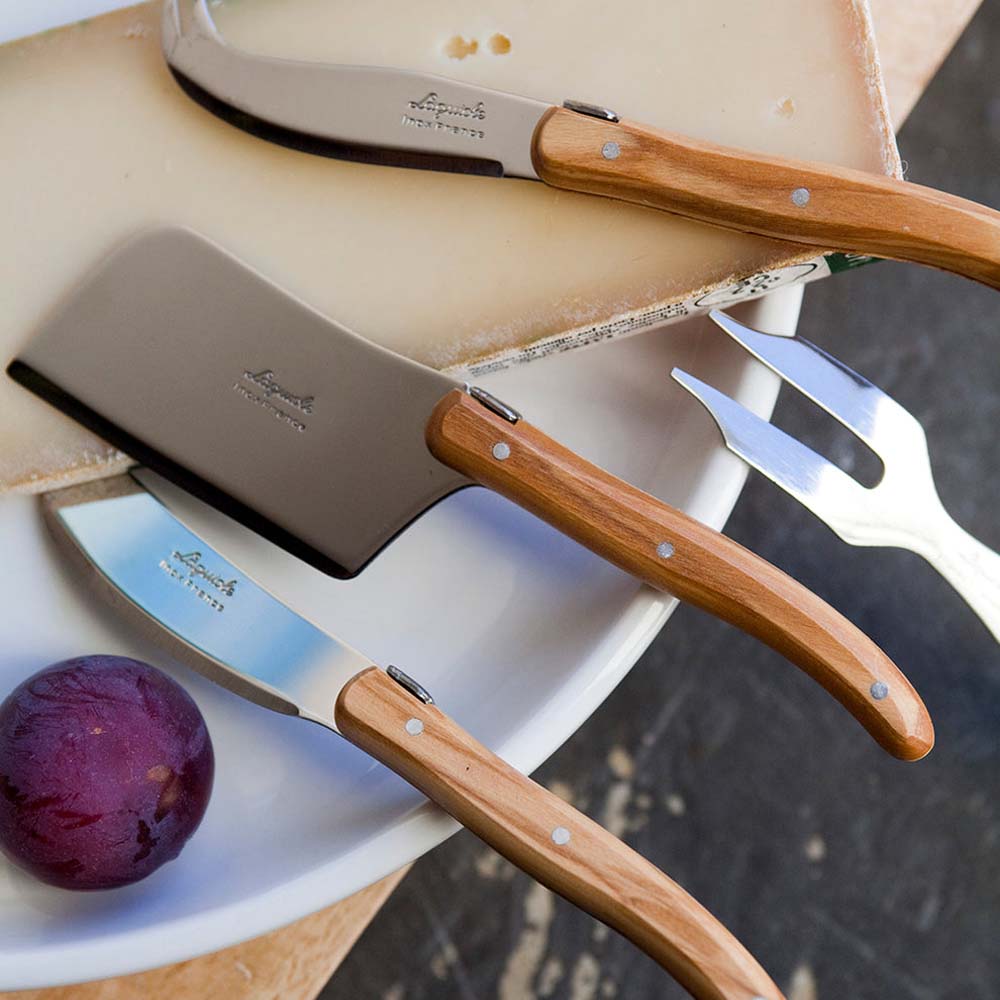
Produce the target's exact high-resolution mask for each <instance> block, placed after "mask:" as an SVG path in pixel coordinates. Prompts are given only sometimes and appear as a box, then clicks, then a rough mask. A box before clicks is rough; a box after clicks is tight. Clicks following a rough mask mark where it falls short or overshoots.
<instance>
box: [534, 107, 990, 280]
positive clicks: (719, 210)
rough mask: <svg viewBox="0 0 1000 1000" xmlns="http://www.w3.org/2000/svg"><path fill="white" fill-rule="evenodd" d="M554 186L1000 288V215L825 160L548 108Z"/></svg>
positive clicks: (549, 171)
mask: <svg viewBox="0 0 1000 1000" xmlns="http://www.w3.org/2000/svg"><path fill="white" fill-rule="evenodd" d="M532 158H533V160H534V165H535V170H536V172H537V173H538V176H539V177H540V178H541V179H542V180H543V181H545V182H546V183H547V184H551V185H553V186H555V187H558V188H566V189H568V190H571V191H583V192H586V193H587V194H600V195H606V196H607V197H609V198H617V199H619V200H622V201H629V202H635V203H637V204H639V205H647V206H649V207H652V208H659V209H663V210H665V211H667V212H675V213H677V214H678V215H684V216H687V217H688V218H691V219H698V220H700V221H702V222H709V223H712V224H714V225H717V226H724V227H726V228H727V229H737V230H740V231H742V232H752V233H759V234H760V235H762V236H769V237H772V238H774V239H780V240H790V241H792V242H795V243H806V244H810V245H812V246H816V247H820V248H823V249H831V250H850V251H854V252H856V253H865V254H872V255H874V256H877V257H892V258H895V259H897V260H906V261H913V262H915V263H918V264H929V265H930V266H932V267H939V268H943V269H944V270H946V271H954V272H955V273H956V274H962V275H965V276H966V277H968V278H973V279H974V280H976V281H981V282H982V283H983V284H984V285H989V286H991V287H992V288H998V289H1000V212H996V211H994V210H992V209H989V208H986V207H984V206H982V205H977V204H976V203H975V202H971V201H966V200H965V199H962V198H957V197H955V196H954V195H949V194H945V193H943V192H941V191H935V190H933V189H932V188H926V187H922V186H920V185H918V184H910V183H908V182H905V181H900V180H896V179H895V178H892V177H882V176H879V175H877V174H869V173H866V172H865V171H862V170H851V169H849V168H847V167H838V166H833V165H827V164H822V163H811V162H807V161H799V160H790V159H783V158H781V157H776V156H764V155H760V154H756V153H750V152H747V151H746V150H741V149H733V148H730V147H727V146H719V145H716V144H715V143H712V142H703V141H700V140H697V139H689V138H686V137H685V136H681V135H675V134H673V133H670V132H662V131H659V130H657V129H652V128H648V127H646V126H644V125H640V124H637V123H636V122H630V121H620V122H608V121H602V120H599V119H597V118H593V117H590V116H588V115H584V114H580V113H578V112H575V111H569V110H567V109H565V108H553V109H552V110H551V111H549V112H548V114H547V115H546V116H544V117H543V118H542V120H541V121H540V122H539V124H538V127H537V129H536V130H535V137H534V146H533V151H532Z"/></svg>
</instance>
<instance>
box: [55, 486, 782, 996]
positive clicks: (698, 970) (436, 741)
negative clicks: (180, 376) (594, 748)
mask: <svg viewBox="0 0 1000 1000" xmlns="http://www.w3.org/2000/svg"><path fill="white" fill-rule="evenodd" d="M43 503H44V510H45V514H46V520H47V522H48V524H49V526H50V528H51V529H52V531H53V533H54V535H55V537H56V539H57V541H59V542H60V543H62V546H63V548H64V549H66V550H67V551H68V552H69V554H70V555H71V556H72V557H73V558H74V559H75V562H76V563H77V565H79V566H82V567H83V568H84V569H85V570H87V571H90V575H91V576H93V577H94V578H95V579H96V581H97V582H98V584H99V585H100V588H101V589H102V590H103V591H104V592H105V594H106V596H110V597H111V598H112V600H113V601H114V603H115V604H116V606H117V607H118V609H119V611H120V612H121V613H123V614H124V615H126V616H127V617H130V618H132V619H133V620H137V621H138V622H139V623H140V625H141V627H142V628H143V629H144V630H145V631H146V632H149V633H151V634H152V637H153V638H154V639H155V640H157V641H159V642H160V643H161V644H163V645H165V646H166V647H167V648H168V649H169V650H170V651H171V652H172V653H174V654H175V655H176V656H177V658H178V659H179V660H181V661H182V662H184V663H186V664H187V665H189V666H191V667H193V668H194V669H195V670H198V671H199V672H200V673H202V674H204V675H205V676H206V677H208V678H209V679H210V680H212V681H214V682H215V683H218V684H220V685H222V686H223V687H226V688H229V689H230V690H233V691H235V692H236V693H237V694H239V695H241V696H242V697H245V698H248V699H249V700H251V701H254V702H256V703H258V704H260V705H262V706H264V707H266V708H270V709H272V710H275V711H279V712H283V713H285V714H289V715H295V716H299V717H301V718H304V719H307V720H310V721H312V722H316V723H318V724H320V725H322V726H325V727H326V728H328V729H331V730H333V731H334V732H337V733H340V734H341V735H342V736H344V737H346V738H347V739H348V740H349V741H350V742H351V743H353V744H355V745H356V746H358V747H360V748H361V749H362V750H364V751H366V752H367V753H369V754H371V755H372V756H373V757H375V758H376V759H378V760H380V761H381V762H382V763H383V764H385V765H386V766H388V767H389V768H390V769H392V770H393V771H395V772H396V773H397V774H399V775H401V776H402V777H403V778H405V779H406V780H407V781H409V782H410V783H411V784H412V785H414V786H415V787H416V788H418V789H420V790H421V791H422V792H424V793H425V794H426V795H427V796H428V797H429V798H431V799H432V800H433V801H435V802H436V803H437V804H438V805H440V806H441V807H442V808H444V809H445V810H446V811H447V812H449V813H450V814H451V815H452V816H454V817H455V818H456V819H457V820H458V821H459V822H461V823H462V824H464V825H465V826H466V827H467V828H468V829H470V830H472V831H473V832H474V833H476V834H477V835H478V836H480V837H481V838H482V839H483V840H484V841H485V842H486V843H488V844H490V845H491V846H492V847H494V848H495V849H496V850H498V851H499V852H500V853H501V854H503V855H504V856H505V857H507V858H508V859H509V860H510V861H511V862H513V863H514V864H515V865H517V866H518V867H520V868H521V869H523V870H524V871H526V872H527V873H528V874H530V875H532V876H534V877H535V878H537V879H538V880H539V881H540V882H542V883H543V884H544V885H546V886H548V887H549V888H550V889H552V890H554V891H555V892H558V893H560V894H561V895H563V896H564V897H566V898H567V899H569V900H570V901H571V902H574V903H576V904H577V905H578V906H580V907H581V908H583V909H585V910H587V912H589V913H591V914H592V915H593V916H595V917H597V918H598V919H599V920H602V921H604V922H605V923H607V924H608V925H609V926H611V927H614V928H615V929H616V930H619V931H621V932H622V933H623V934H624V935H625V936H626V937H628V938H629V939H630V940H631V941H633V942H634V943H635V944H636V945H637V946H638V947H640V948H641V949H643V950H644V951H645V952H646V953H647V954H649V955H650V956H651V957H653V958H654V959H655V960H656V961H658V962H659V963H660V964H661V965H662V966H663V967H664V968H665V969H667V971H668V972H670V973H671V974H672V975H673V976H674V977H675V978H676V979H677V980H678V981H679V982H680V983H681V984H682V985H684V986H685V987H686V988H687V989H688V990H689V992H690V993H691V994H692V996H694V997H696V998H699V1000H751V998H757V1000H782V995H781V993H780V991H779V990H778V988H777V987H776V986H775V985H774V983H773V982H772V980H771V979H770V977H769V976H768V975H767V973H766V972H764V970H763V969H762V968H761V967H760V966H759V965H758V964H757V962H756V961H755V960H754V958H753V957H752V956H751V955H750V954H749V952H747V951H746V949H745V948H744V947H743V946H742V945H741V944H740V943H739V942H738V941H737V940H736V939H735V938H734V937H733V936H732V935H731V934H730V933H729V931H727V930H726V928H725V927H723V926H722V924H720V923H719V922H718V921H717V920H716V919H715V918H714V917H713V916H712V915H711V914H710V913H709V912H708V911H707V910H705V909H704V908H703V907H702V906H701V905H700V904H698V903H697V902H696V901H695V900H694V899H693V898H691V897H690V896H689V895H688V894H687V893H686V892H685V891H684V890H683V889H682V888H681V887H680V886H678V885H677V884H676V883H674V882H673V881H671V879H669V878H668V877H667V876H666V875H664V874H663V872H661V871H660V870H659V869H657V868H656V867H654V866H653V865H651V864H650V863H649V862H647V861H646V860H644V859H643V858H642V857H641V856H640V855H638V854H637V853H636V852H634V851H632V850H631V849H630V848H629V847H627V846H626V845H625V844H624V843H622V842H621V841H619V840H618V839H617V838H615V837H614V836H613V835H612V834H610V833H608V832H607V831H606V830H604V829H603V828H602V827H600V826H599V825H598V824H596V823H594V822H593V821H591V820H589V819H588V818H587V817H586V816H584V815H583V814H582V813H580V812H578V811H577V810H576V809H574V808H573V807H572V806H570V805H569V804H568V803H566V802H564V801H562V800H561V799H559V798H558V797H556V796H555V795H553V794H552V793H551V792H548V791H546V790H545V789H543V788H542V787H541V786H540V785H537V784H535V783H534V782H533V781H531V780H530V779H529V778H527V777H525V776H524V775H522V774H521V773H520V772H518V771H516V770H515V769H514V768H512V767H510V766H509V765H508V764H506V763H504V762H503V761H502V760H501V759H500V758H499V757H497V756H496V755H495V754H493V753H492V752H491V751H490V750H488V749H487V748H486V747H485V746H483V745H482V744H480V743H478V742H477V741H476V740H474V739H473V738H472V737H471V736H470V735H469V734H468V733H467V732H465V731H464V730H463V729H462V728H461V727H460V726H458V725H457V724H456V723H455V722H454V721H453V720H451V719H450V718H449V717H448V716H447V715H445V714H444V713H443V712H442V711H440V709H438V708H437V707H436V706H435V705H434V704H433V701H432V699H431V698H430V696H429V695H428V694H427V692H426V691H425V690H424V689H423V688H422V687H421V686H420V685H419V684H417V683H416V682H415V681H413V680H412V679H411V678H409V677H408V676H407V675H406V674H404V673H403V672H402V671H400V670H398V669H396V668H393V667H390V668H389V669H388V670H387V671H383V670H382V669H380V668H378V667H376V666H373V665H372V663H371V661H370V660H368V659H367V658H366V657H364V656H363V655H362V654H361V653H359V652H357V651H356V650H354V649H352V648H351V647H350V646H348V645H347V644H346V643H343V642H341V641H340V640H339V639H337V638H335V637H334V636H332V635H329V634H328V633H326V632H324V631H322V630H321V629H319V628H317V627H316V626H314V625H312V624H311V623H309V622H307V621H305V620H304V619H303V618H301V617H299V616H298V615H297V614H296V613H295V612H294V611H292V610H291V609H290V608H288V607H287V606H285V605H284V604H282V603H281V602H279V601H278V600H277V599H276V598H274V597H272V596H271V595H270V594H269V593H268V592H267V591H266V590H264V589H263V588H262V587H261V586H259V585H258V584H257V583H256V582H254V581H253V580H252V579H251V578H250V577H248V576H247V575H246V574H244V573H243V572H242V571H241V570H240V569H239V568H238V567H236V566H234V565H233V564H232V563H230V562H229V561H228V560H227V559H226V558H225V557H224V556H222V555H221V554H220V553H219V552H216V551H215V550H213V549H212V547H211V546H209V545H208V543H207V542H205V541H204V540H203V539H202V538H200V537H198V536H197V535H196V534H194V533H193V532H192V531H190V530H189V529H188V528H187V527H185V525H184V524H182V523H181V522H180V521H179V520H178V519H177V518H176V517H174V516H173V514H171V513H170V511H168V510H167V509H166V507H164V506H163V505H162V504H160V502H159V501H158V500H157V499H156V498H155V497H154V496H153V495H152V494H151V493H149V492H147V491H146V489H145V488H144V487H143V486H142V485H141V484H140V483H138V482H137V481H136V480H135V479H134V478H132V477H131V476H129V475H123V476H119V477H116V478H114V479H111V480H104V481H98V482H94V483H87V484H85V485H83V486H75V487H69V488H67V489H64V490H60V491H56V492H54V493H50V494H47V495H46V496H45V497H44V499H43Z"/></svg>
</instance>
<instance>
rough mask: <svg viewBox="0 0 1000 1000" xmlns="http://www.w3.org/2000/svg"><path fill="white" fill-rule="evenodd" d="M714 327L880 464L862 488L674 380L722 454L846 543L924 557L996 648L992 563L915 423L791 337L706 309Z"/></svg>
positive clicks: (770, 428)
mask: <svg viewBox="0 0 1000 1000" xmlns="http://www.w3.org/2000/svg"><path fill="white" fill-rule="evenodd" d="M711 317H712V319H713V320H714V321H715V323H716V324H717V325H718V326H720V327H721V328H722V329H723V330H725V331H726V333H728V334H729V336H730V337H732V339H733V340H735V341H736V342H737V343H738V344H740V345H741V346H742V347H743V348H745V349H746V350H747V351H749V352H750V353H751V354H752V355H753V356H754V357H756V358H757V359H758V360H759V361H762V362H763V363H764V364H765V365H767V366H768V368H770V369H771V370H772V371H774V372H775V373H776V374H778V375H779V376H780V377H781V378H782V379H784V381H786V382H788V383H789V384H790V385H793V386H795V388H796V389H798V390H799V391H800V392H802V393H804V394H805V395H806V396H808V397H809V399H811V400H812V401H813V402H814V403H816V404H818V405H819V406H821V407H822V408H823V409H824V410H826V412H827V413H829V414H830V415H831V416H832V417H834V418H835V419H836V420H838V421H840V423H841V424H843V425H844V426H845V427H846V428H847V429H848V430H850V431H851V432H852V433H854V434H855V435H856V436H857V437H858V438H860V439H861V440H862V441H863V442H864V443H865V444H867V445H868V446H869V447H870V448H871V449H872V451H874V452H875V454H876V455H877V456H878V457H879V458H880V459H881V460H882V464H883V467H884V473H883V475H882V478H881V480H880V481H879V483H878V484H877V485H876V486H874V487H871V488H867V487H865V486H862V485H861V484H860V483H859V482H857V480H855V479H853V478H852V477H851V476H849V475H847V473H845V472H843V471H841V470H840V469H839V468H837V466H835V465H834V464H833V463H832V462H829V461H827V460H826V459H825V458H823V457H822V456H820V455H817V454H816V452H815V451H813V450H812V449H811V448H809V447H807V446H806V445H804V444H803V443H802V442H801V441H798V440H796V439H795V438H793V437H791V436H790V435H788V434H786V433H785V432H784V431H781V430H779V429H778V428H777V427H775V426H774V425H773V424H770V423H768V422H767V421H765V420H762V419H761V418H760V417H758V416H756V415H754V414H753V413H751V412H750V411H749V410H747V409H745V408H744V407H743V406H741V405H740V404H739V403H737V402H735V401H734V400H732V399H730V398H729V397H728V396H726V395H724V394H723V393H721V392H719V391H717V390H716V389H713V388H712V387H711V386H710V385H706V384H705V383H704V382H701V381H699V380H698V379H696V378H694V377H693V376H692V375H689V374H687V372H684V371H681V370H680V369H678V368H675V369H674V370H673V372H672V375H673V378H674V379H675V380H676V381H677V382H679V383H680V384H681V385H683V386H684V388H685V389H687V390H688V391H689V392H690V393H691V394H692V395H693V396H695V397H696V398H697V399H698V400H699V401H700V402H701V403H702V404H703V405H704V406H705V408H706V409H707V410H708V412H709V413H710V414H711V415H712V417H713V418H714V419H715V422H716V423H717V424H718V425H719V429H720V430H721V431H722V434H723V437H724V438H725V440H726V446H727V447H728V448H729V450H730V451H731V452H733V453H734V454H736V455H739V457H740V458H742V459H743V460H744V461H745V462H747V463H749V464H750V465H752V466H753V467H754V468H755V469H757V470H758V471H760V472H762V473H764V475H765V476H767V477H768V478H769V479H770V480H771V481H772V482H775V483H777V484H778V485H779V486H780V487H782V489H784V490H785V491H786V492H788V493H790V494H791V495H792V496H793V497H795V498H796V499H797V500H799V501H800V502H801V503H802V504H803V505H805V506H806V507H808V508H809V510H811V511H812V512H813V513H814V514H815V515H816V516H817V517H819V518H820V519H822V520H823V521H825V522H826V523H827V524H828V525H829V526H830V527H831V528H832V529H833V530H834V531H835V532H836V533H837V534H838V535H839V536H840V537H841V538H842V539H844V541H845V542H849V543H850V544H851V545H888V546H896V547H898V548H904V549H910V550H911V551H913V552H916V553H918V554H919V555H921V556H923V557H924V558H925V559H926V560H927V561H928V562H930V563H931V565H933V566H934V567H935V568H936V569H937V570H938V572H939V573H941V575H942V576H943V577H944V578H945V579H946V580H948V581H949V583H951V585H952V586H953V587H954V588H955V589H956V590H957V591H958V592H959V593H960V594H961V595H962V597H964V598H965V600H966V602H967V603H968V604H969V606H970V607H971V608H972V609H973V610H974V611H975V612H976V614H978V615H979V617H980V618H981V619H982V620H983V622H984V623H985V625H986V626H987V628H989V630H990V631H991V632H992V633H993V635H994V637H996V639H997V640H998V641H1000V555H998V554H997V553H996V552H994V551H993V550H992V549H990V548H987V546H985V545H983V544H982V543H981V542H979V541H977V540H976V539H975V538H973V537H972V536H971V535H970V534H968V532H966V531H964V530H963V529H962V528H960V527H959V526H958V525H957V524H956V523H955V522H954V521H953V520H952V518H951V516H950V515H949V514H948V512H947V511H946V510H945V509H944V506H943V505H942V503H941V500H940V498H939V497H938V494H937V489H936V488H935V486H934V478H933V475H932V473H931V465H930V458H929V456H928V453H927V439H926V437H925V435H924V429H923V427H922V426H921V425H920V423H919V422H918V421H917V419H916V418H915V417H914V416H913V415H912V414H911V413H909V412H908V411H907V410H905V409H903V407H902V406H900V405H899V403H897V402H896V401H895V400H894V399H891V398H890V397H889V396H887V395H886V394H885V393H884V392H882V390H881V389H878V388H877V387H876V386H874V385H872V384H871V382H869V381H867V380H866V379H864V378H862V377H861V376H860V375H858V374H857V373H856V372H853V371H851V369H850V368H848V367H847V366H846V365H844V364H842V363H841V362H840V361H837V360H836V359H835V358H832V357H831V356H830V355H829V354H827V353H826V352H825V351H823V350H821V349H820V348H818V347H816V346H815V345H814V344H810V343H809V341H807V340H803V339H801V338H799V337H782V336H775V335H773V334H767V333H758V332H757V331H756V330H751V329H749V328H748V327H746V326H743V325H742V324H741V323H738V322H737V321H736V320H734V319H733V318H732V317H731V316H727V315H726V314H725V313H722V312H718V311H715V312H713V313H712V314H711Z"/></svg>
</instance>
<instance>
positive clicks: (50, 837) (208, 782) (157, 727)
mask: <svg viewBox="0 0 1000 1000" xmlns="http://www.w3.org/2000/svg"><path fill="white" fill-rule="evenodd" d="M214 772H215V758H214V755H213V752H212V741H211V739H210V737H209V735H208V729H207V727H206V726H205V720H204V718H203V717H202V714H201V712H200V711H199V710H198V706H197V705H196V704H195V703H194V701H193V700H192V699H191V696H190V695H189V694H188V693H187V692H186V691H185V690H184V689H183V688H182V687H181V686H180V685H179V684H177V682H176V681H174V680H172V679H171V678H169V677H168V676H167V675H166V674H164V673H162V672H161V671H159V670H157V669H156V668H155V667H151V666H150V665H149V664H147V663H142V662H140V661H139V660H131V659H128V658H126V657H123V656H80V657H76V658H74V659H71V660H64V661H62V662H61V663H56V664H53V665H52V666H50V667H46V668H45V669H44V670H41V671H39V672H38V673H37V674H35V675H34V676H32V677H29V678H28V679H27V680H26V681H24V682H23V683H22V684H21V685H19V686H18V687H17V688H15V689H14V691H13V692H11V694H10V696H9V697H8V698H7V699H6V701H4V703H3V704H2V705H0V848H2V849H3V852H4V853H5V854H6V855H7V857H8V858H10V860H11V861H13V862H14V863H15V864H16V865H18V866H19V867H21V868H23V869H24V870H25V871H28V872H30V873H31V874H32V875H35V876H36V877H37V878H39V879H41V880H42V881H43V882H48V883H50V884H51V885H56V886H60V887H62V888H64V889H111V888H115V887H117V886H123V885H128V884H129V883H132V882H137V881H138V880H139V879H142V878H145V877H146V876H147V875H149V874H150V873H151V872H154V871H156V869H157V868H159V867H160V866H161V865H162V864H164V863H165V862H167V861H170V860H172V859H173V858H176V857H177V855H178V854H179V853H180V850H181V848H182V847H183V846H184V844H185V843H186V842H187V840H188V838H189V837H190V836H191V834H192V833H194V831H195V830H196V829H197V827H198V824H199V823H200V822H201V818H202V816H204V814H205V808H206V806H207V805H208V799H209V796H210V795H211V792H212V778H213V775H214Z"/></svg>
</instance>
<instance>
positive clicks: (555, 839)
mask: <svg viewBox="0 0 1000 1000" xmlns="http://www.w3.org/2000/svg"><path fill="white" fill-rule="evenodd" d="M552 843H553V844H558V845H559V846H560V847H562V846H563V845H564V844H568V843H569V830H567V829H566V827H564V826H557V827H556V828H555V829H554V830H553V831H552Z"/></svg>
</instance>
